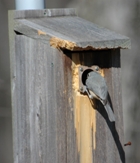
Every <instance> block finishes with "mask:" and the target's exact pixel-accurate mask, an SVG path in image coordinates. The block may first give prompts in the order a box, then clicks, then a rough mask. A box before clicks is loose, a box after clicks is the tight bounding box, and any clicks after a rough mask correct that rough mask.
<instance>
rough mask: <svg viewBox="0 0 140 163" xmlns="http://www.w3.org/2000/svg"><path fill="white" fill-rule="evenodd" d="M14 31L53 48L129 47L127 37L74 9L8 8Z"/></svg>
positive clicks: (94, 48)
mask: <svg viewBox="0 0 140 163" xmlns="http://www.w3.org/2000/svg"><path fill="white" fill-rule="evenodd" d="M10 12H11V13H10V14H13V18H14V30H15V31H16V32H17V33H20V34H23V35H26V36H28V37H31V38H34V39H40V40H42V41H43V42H44V43H45V42H50V45H51V46H53V47H56V48H62V49H68V50H89V49H93V50H96V49H97V50H98V49H99V50H101V49H116V48H123V49H125V48H130V39H129V38H128V37H126V36H122V35H120V34H117V33H115V32H112V31H110V30H108V29H105V28H103V27H100V26H98V25H96V24H94V23H91V22H89V21H86V20H84V19H82V18H80V17H78V16H77V15H76V14H75V10H74V9H47V10H25V11H10Z"/></svg>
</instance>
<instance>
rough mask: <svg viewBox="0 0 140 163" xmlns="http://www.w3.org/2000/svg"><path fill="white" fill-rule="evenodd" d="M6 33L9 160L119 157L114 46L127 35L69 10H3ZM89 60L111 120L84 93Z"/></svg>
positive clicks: (57, 162)
mask: <svg viewBox="0 0 140 163" xmlns="http://www.w3.org/2000/svg"><path fill="white" fill-rule="evenodd" d="M9 36H10V37H9V38H10V62H11V93H12V118H13V149H14V163H93V162H94V163H97V162H99V163H113V162H117V163H119V162H120V163H122V162H123V163H124V162H125V153H124V149H123V111H122V99H121V76H120V70H121V68H120V49H121V48H123V49H126V48H129V47H130V40H129V38H127V37H125V36H122V35H120V34H116V33H115V32H112V31H110V30H107V29H105V28H102V27H100V26H98V25H95V24H93V23H91V22H89V21H86V20H84V19H82V18H79V17H78V16H76V14H75V10H74V9H47V10H30V11H28V10H26V11H10V12H9ZM96 66H97V67H99V71H100V74H101V75H102V76H103V77H104V78H105V80H106V83H107V87H108V92H109V97H108V98H109V101H110V105H111V106H112V108H113V112H114V114H115V119H116V121H115V122H110V121H109V119H108V116H107V113H106V111H105V109H104V107H103V105H102V104H101V103H100V102H99V101H98V100H95V99H94V100H92V101H91V99H89V97H88V96H87V94H86V93H84V92H83V88H82V87H83V86H84V82H85V81H84V80H85V76H84V75H83V74H86V72H89V71H91V70H93V69H95V70H97V71H98V68H97V67H96ZM81 71H83V72H84V73H81Z"/></svg>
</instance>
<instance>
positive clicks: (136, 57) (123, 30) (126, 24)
mask: <svg viewBox="0 0 140 163" xmlns="http://www.w3.org/2000/svg"><path fill="white" fill-rule="evenodd" d="M66 7H67V8H68V7H73V8H77V13H78V15H79V16H81V17H83V18H85V19H87V20H89V21H92V22H94V23H96V24H98V25H101V26H103V27H106V28H108V29H110V30H113V31H116V32H118V33H120V34H123V35H126V36H128V37H130V38H131V43H132V48H131V50H121V54H122V55H121V63H122V64H121V65H122V92H123V94H122V95H123V111H124V128H125V131H124V134H125V142H128V141H131V142H132V145H131V146H127V147H125V152H126V162H127V163H140V154H139V151H140V108H139V105H140V77H139V75H140V54H139V47H140V42H139V41H140V0H123V1H122V0H106V1H104V0H73V1H69V0H50V1H49V0H48V1H46V8H66ZM13 9H15V2H14V0H0V162H1V163H13V162H12V125H11V105H10V104H11V99H10V66H9V44H8V13H7V12H8V10H13Z"/></svg>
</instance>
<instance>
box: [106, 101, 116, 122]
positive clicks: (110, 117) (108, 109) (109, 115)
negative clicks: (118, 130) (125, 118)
mask: <svg viewBox="0 0 140 163" xmlns="http://www.w3.org/2000/svg"><path fill="white" fill-rule="evenodd" d="M104 107H105V110H106V112H107V114H108V118H109V120H110V121H111V122H115V115H114V113H113V111H112V109H111V107H110V104H109V102H108V101H107V103H106V105H105V106H104Z"/></svg>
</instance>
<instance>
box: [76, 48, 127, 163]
mask: <svg viewBox="0 0 140 163" xmlns="http://www.w3.org/2000/svg"><path fill="white" fill-rule="evenodd" d="M75 55H77V56H78V57H79V60H80V63H79V64H81V65H86V66H92V65H98V66H99V67H101V68H102V70H103V71H104V75H105V79H106V82H107V86H108V91H109V101H110V103H111V105H112V108H113V110H114V114H115V117H116V122H115V123H114V122H110V121H109V119H108V116H107V113H106V111H105V109H104V107H103V105H102V104H101V103H100V102H99V101H98V100H97V101H96V110H97V111H96V148H95V149H93V145H92V150H93V152H92V154H93V159H92V160H93V162H99V163H112V162H113V163H125V153H124V149H123V144H124V142H123V138H124V135H123V132H124V131H123V110H122V98H121V79H120V77H121V72H120V50H106V51H90V52H78V53H77V54H76V53H75ZM89 56H90V57H89ZM78 57H77V58H78ZM83 121H84V120H83ZM83 123H84V122H83ZM93 136H94V135H92V139H94V138H93ZM93 143H94V142H93Z"/></svg>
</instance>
